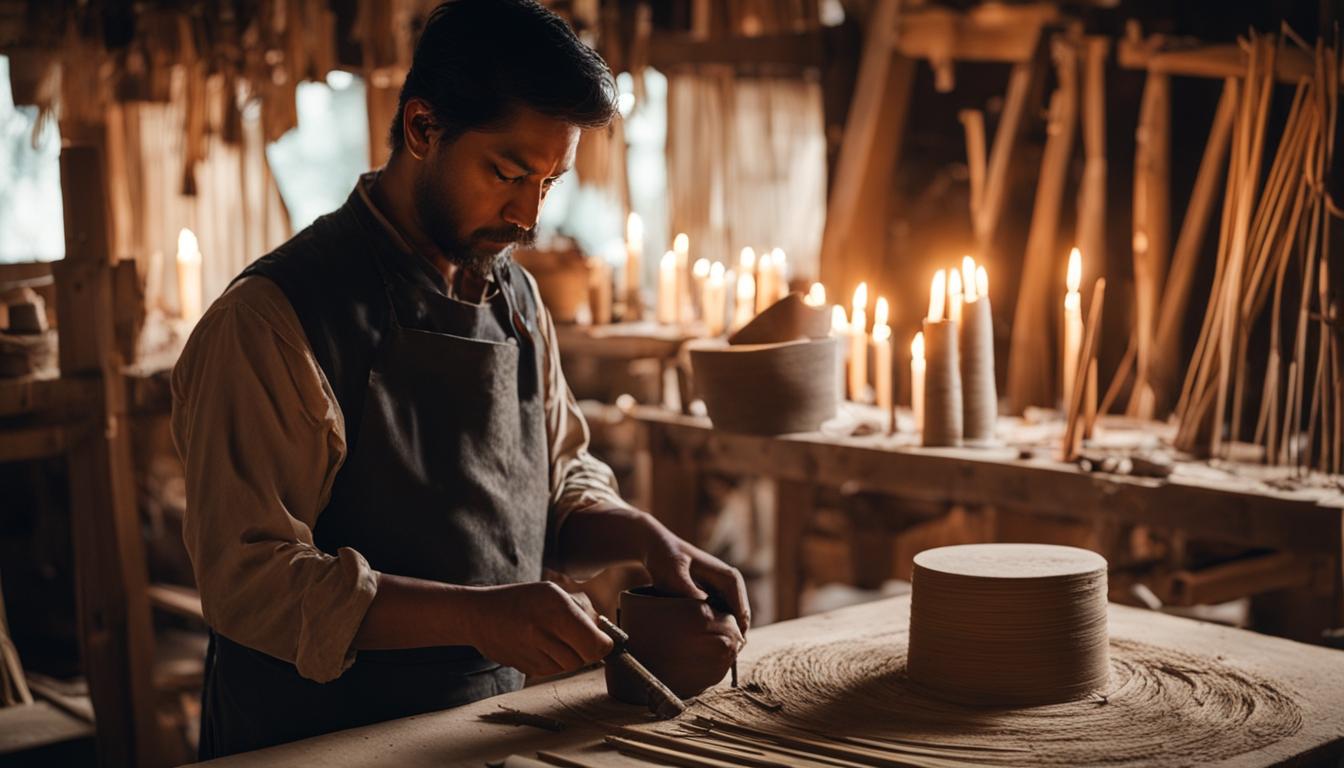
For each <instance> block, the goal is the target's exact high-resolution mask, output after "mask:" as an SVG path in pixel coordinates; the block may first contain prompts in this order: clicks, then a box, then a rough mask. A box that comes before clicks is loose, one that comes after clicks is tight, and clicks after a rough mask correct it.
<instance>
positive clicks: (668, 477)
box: [645, 427, 700, 544]
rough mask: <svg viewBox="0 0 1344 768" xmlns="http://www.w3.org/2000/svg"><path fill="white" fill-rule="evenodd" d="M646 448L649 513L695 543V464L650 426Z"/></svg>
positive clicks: (697, 483) (697, 485) (697, 491)
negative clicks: (648, 462)
mask: <svg viewBox="0 0 1344 768" xmlns="http://www.w3.org/2000/svg"><path fill="white" fill-rule="evenodd" d="M645 434H646V436H647V440H648V451H649V459H650V464H649V486H650V498H649V514H651V515H653V516H654V517H655V518H657V519H658V521H659V522H661V523H662V524H663V525H665V526H667V528H668V530H670V531H672V532H673V533H675V534H676V535H678V536H680V537H681V538H683V539H685V540H686V541H688V542H690V543H691V544H697V543H698V539H699V538H700V537H699V532H698V530H697V525H696V522H697V518H698V514H697V513H698V511H699V505H698V500H699V496H700V476H699V472H698V470H697V468H696V467H695V466H694V465H693V464H692V463H691V462H690V461H689V460H686V459H683V458H682V455H681V451H680V450H679V449H678V448H677V446H676V444H675V443H673V442H672V441H670V440H668V439H666V437H665V436H664V435H663V434H662V431H661V430H659V429H656V428H653V427H649V428H647V429H646V430H645Z"/></svg>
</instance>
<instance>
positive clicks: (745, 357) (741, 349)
mask: <svg viewBox="0 0 1344 768" xmlns="http://www.w3.org/2000/svg"><path fill="white" fill-rule="evenodd" d="M690 353H691V368H692V370H693V371H694V374H695V392H696V394H698V395H699V396H700V397H701V398H702V399H704V401H705V409H706V410H707V411H708V412H709V420H710V421H711V422H713V423H714V427H715V428H716V429H723V430H727V431H729V432H743V433H747V434H753V435H782V434H788V433H791V432H813V431H815V430H816V429H817V428H818V427H820V426H821V423H822V422H823V421H826V420H827V419H829V418H831V417H833V416H835V403H836V400H837V392H836V377H835V366H836V354H837V353H836V343H835V339H833V338H827V339H813V340H809V341H790V342H784V343H782V344H743V345H737V346H728V347H718V348H708V347H706V348H701V347H692V348H691V349H690Z"/></svg>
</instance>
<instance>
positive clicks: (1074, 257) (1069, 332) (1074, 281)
mask: <svg viewBox="0 0 1344 768" xmlns="http://www.w3.org/2000/svg"><path fill="white" fill-rule="evenodd" d="M1082 282H1083V256H1082V254H1081V253H1079V251H1078V249H1077V248H1074V249H1073V250H1072V251H1070V252H1069V269H1068V273H1067V274H1066V275H1065V279H1064V284H1065V286H1066V287H1067V288H1068V292H1067V293H1065V294H1064V407H1065V408H1066V409H1067V408H1068V407H1069V402H1070V400H1071V399H1072V397H1073V387H1074V378H1075V376H1076V375H1077V373H1078V356H1079V355H1080V354H1082V346H1083V299H1082V296H1081V295H1080V294H1079V293H1078V287H1079V286H1080V285H1082Z"/></svg>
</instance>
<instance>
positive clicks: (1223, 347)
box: [1176, 30, 1344, 472]
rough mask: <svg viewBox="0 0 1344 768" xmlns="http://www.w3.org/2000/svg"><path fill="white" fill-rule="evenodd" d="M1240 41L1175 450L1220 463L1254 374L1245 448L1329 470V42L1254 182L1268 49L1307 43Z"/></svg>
mask: <svg viewBox="0 0 1344 768" xmlns="http://www.w3.org/2000/svg"><path fill="white" fill-rule="evenodd" d="M1244 43H1245V45H1246V46H1247V48H1248V52H1249V55H1248V65H1247V72H1246V76H1245V78H1244V79H1243V78H1233V79H1229V80H1228V82H1227V84H1226V89H1227V91H1228V93H1229V94H1230V95H1231V96H1232V98H1234V99H1236V101H1237V108H1236V115H1235V117H1234V118H1233V120H1234V122H1233V125H1232V148H1231V153H1230V157H1229V160H1228V177H1227V187H1226V194H1225V198H1224V202H1223V211H1222V220H1221V228H1220V232H1219V241H1218V256H1217V263H1216V268H1215V272H1214V279H1213V284H1212V288H1211V290H1210V294H1209V302H1208V307H1207V310H1206V313H1205V316H1204V320H1203V325H1202V327H1201V329H1200V333H1199V338H1198V341H1197V343H1196V346H1195V351H1194V355H1193V356H1192V358H1191V362H1190V366H1189V368H1188V369H1187V371H1186V376H1185V380H1184V384H1183V386H1182V388H1181V393H1180V399H1179V401H1178V402H1177V406H1176V416H1177V419H1178V421H1179V430H1178V433H1177V438H1176V445H1177V447H1178V448H1181V449H1182V450H1187V451H1193V452H1197V453H1203V454H1206V455H1210V456H1220V457H1226V456H1228V455H1229V454H1230V452H1231V448H1232V445H1233V444H1235V443H1237V442H1239V441H1240V440H1241V438H1242V425H1243V420H1244V417H1246V416H1248V415H1250V414H1251V413H1254V412H1253V411H1251V410H1250V409H1251V408H1252V407H1253V406H1252V405H1251V403H1252V402H1254V400H1255V399H1256V394H1255V393H1254V392H1253V381H1254V380H1253V379H1251V380H1250V381H1248V371H1263V372H1264V380H1263V384H1262V386H1261V387H1260V389H1261V391H1260V392H1259V393H1258V395H1259V396H1258V401H1259V403H1258V407H1259V411H1258V417H1257V418H1256V419H1255V425H1256V426H1255V433H1254V436H1253V442H1254V443H1255V444H1256V445H1258V446H1261V447H1262V448H1263V451H1264V456H1265V459H1266V461H1267V462H1269V463H1272V464H1290V465H1292V466H1294V467H1297V468H1301V469H1305V468H1308V467H1315V468H1318V469H1321V470H1325V471H1331V472H1338V471H1339V469H1340V464H1341V458H1344V457H1342V456H1341V443H1342V442H1344V401H1342V400H1341V390H1342V388H1341V383H1342V382H1344V380H1342V379H1341V369H1340V360H1339V343H1338V342H1339V340H1338V338H1337V336H1336V328H1335V322H1334V321H1335V315H1336V306H1335V301H1334V299H1333V298H1332V296H1331V285H1330V263H1329V262H1330V247H1331V246H1330V235H1331V229H1332V227H1331V221H1332V219H1333V218H1334V217H1335V216H1338V215H1340V211H1339V209H1338V208H1337V207H1336V206H1335V205H1334V202H1333V201H1332V200H1331V199H1330V197H1329V194H1328V191H1327V185H1326V172H1327V170H1328V169H1329V168H1330V166H1331V161H1332V158H1333V154H1334V144H1335V123H1336V116H1337V112H1338V109H1337V108H1338V94H1339V68H1340V57H1339V45H1338V39H1337V37H1336V41H1335V42H1334V43H1333V44H1332V45H1329V46H1326V45H1324V44H1323V43H1321V42H1319V41H1318V42H1317V44H1316V45H1315V47H1314V50H1309V52H1310V53H1312V55H1314V60H1315V71H1314V74H1313V75H1312V76H1311V77H1309V78H1302V79H1300V80H1299V81H1298V82H1297V84H1296V88H1295V92H1294V94H1293V101H1292V106H1291V108H1290V109H1289V112H1288V116H1287V119H1286V120H1285V122H1284V124H1283V127H1282V134H1281V136H1280V137H1279V141H1278V146H1277V149H1276V150H1275V152H1274V158H1273V161H1272V162H1271V164H1270V167H1269V171H1268V173H1267V174H1262V156H1263V154H1264V150H1265V146H1266V133H1267V123H1268V122H1269V121H1268V117H1269V112H1270V105H1271V98H1272V95H1273V86H1274V77H1275V58H1276V54H1277V53H1278V51H1279V48H1280V46H1283V45H1296V46H1300V47H1302V48H1304V49H1307V48H1308V47H1307V45H1306V44H1305V43H1304V42H1303V41H1301V40H1300V39H1298V38H1297V37H1296V36H1295V35H1293V34H1292V33H1291V32H1290V31H1287V30H1285V35H1284V36H1283V37H1282V38H1276V37H1273V36H1264V35H1255V34H1252V36H1251V38H1250V39H1249V40H1246V41H1244ZM1262 176H1263V179H1264V183H1263V187H1262V186H1261V179H1262ZM1294 300H1295V301H1296V311H1295V312H1292V313H1289V311H1288V310H1289V309H1291V307H1290V306H1285V304H1284V302H1285V301H1288V302H1293V301H1294ZM1267 308H1268V313H1267V314H1268V318H1267V319H1266V318H1265V317H1264V316H1265V315H1266V309H1267ZM1265 322H1267V323H1268V324H1269V341H1268V351H1267V353H1266V354H1265V357H1264V358H1263V359H1255V360H1252V359H1250V357H1251V347H1250V341H1251V337H1252V333H1253V332H1254V331H1255V330H1256V329H1257V328H1260V327H1262V326H1261V325H1260V324H1262V323H1265ZM1313 336H1314V341H1315V344H1314V346H1315V349H1314V354H1313V353H1312V350H1310V349H1309V347H1310V346H1311V345H1310V344H1309V341H1310V340H1311V338H1312V337H1313ZM1285 364H1286V366H1287V367H1286V371H1285ZM1285 374H1286V375H1285ZM1308 396H1309V398H1310V399H1309V402H1308Z"/></svg>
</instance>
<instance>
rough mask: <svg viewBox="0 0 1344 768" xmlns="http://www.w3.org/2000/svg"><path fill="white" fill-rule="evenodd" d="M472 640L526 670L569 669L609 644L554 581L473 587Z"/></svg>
mask: <svg viewBox="0 0 1344 768" xmlns="http://www.w3.org/2000/svg"><path fill="white" fill-rule="evenodd" d="M472 592H473V597H472V599H471V603H472V610H471V611H470V614H471V615H470V623H471V626H472V629H471V645H473V646H475V647H476V650H478V651H480V652H481V654H482V655H484V656H485V657H486V658H488V659H491V660H493V661H497V662H499V663H500V664H505V665H507V666H510V667H514V668H516V669H517V670H519V671H520V672H522V673H523V674H525V675H529V676H538V677H540V676H546V675H555V674H559V673H561V672H571V671H573V670H576V669H580V668H582V667H585V666H587V665H589V664H592V663H593V662H595V661H598V660H599V659H602V658H604V657H606V655H607V654H608V653H611V650H612V647H613V644H612V641H611V638H610V637H607V635H606V633H604V632H603V631H602V630H601V629H599V628H598V626H597V624H596V623H595V622H594V621H593V620H592V619H591V618H589V617H588V615H587V614H586V613H584V611H583V609H582V608H581V607H579V605H578V604H576V603H575V602H574V600H573V599H571V598H570V596H569V595H568V594H566V593H565V591H564V590H563V589H561V588H560V587H559V586H557V585H555V584H552V583H551V582H547V581H539V582H532V583H526V584H506V585H504V586H501V587H484V588H480V589H475V590H472Z"/></svg>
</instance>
